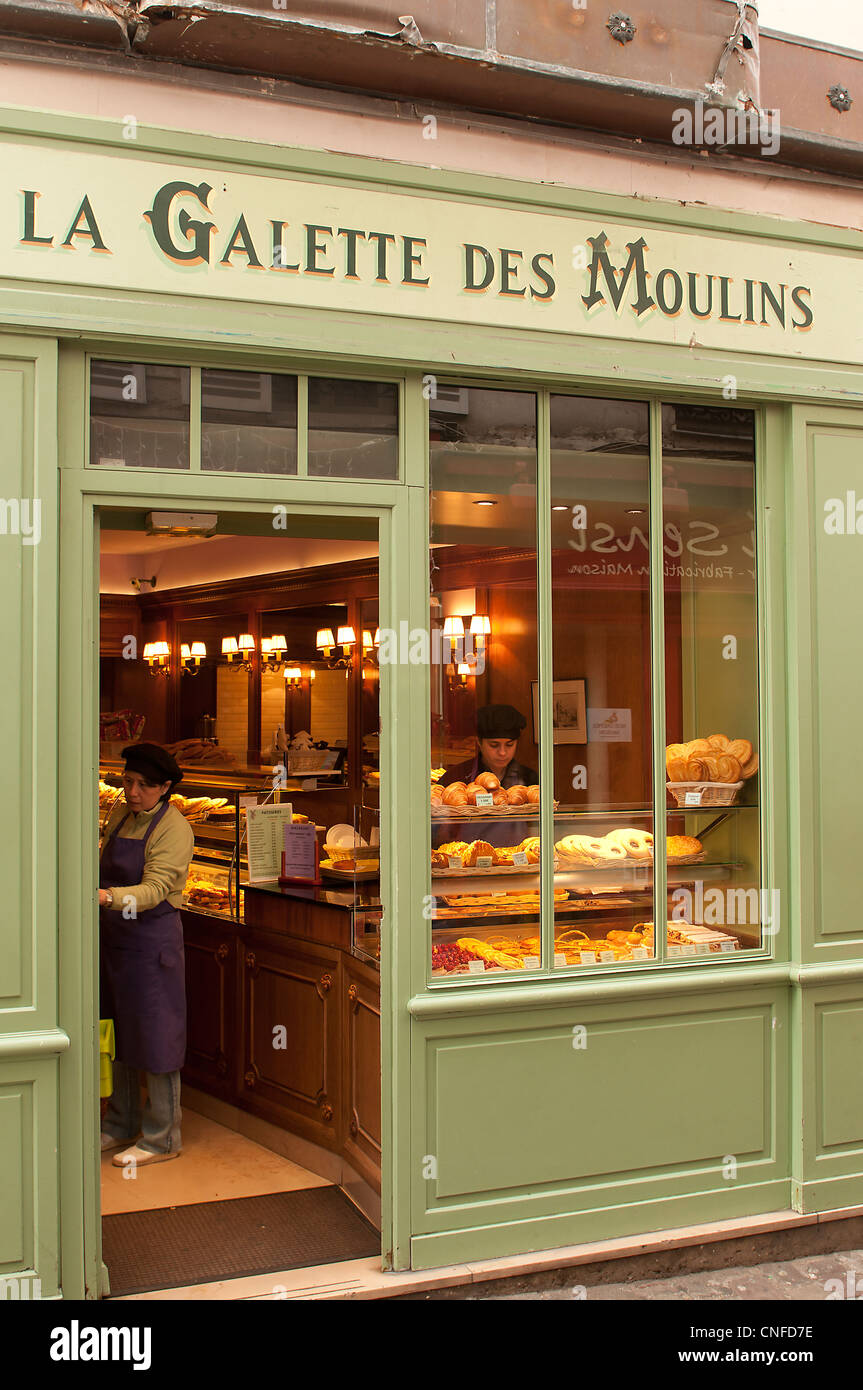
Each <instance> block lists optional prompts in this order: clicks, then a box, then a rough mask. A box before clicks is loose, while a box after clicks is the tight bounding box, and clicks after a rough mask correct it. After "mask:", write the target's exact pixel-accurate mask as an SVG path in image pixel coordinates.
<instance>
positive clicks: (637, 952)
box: [632, 946, 650, 960]
mask: <svg viewBox="0 0 863 1390" xmlns="http://www.w3.org/2000/svg"><path fill="white" fill-rule="evenodd" d="M632 959H633V960H649V959H650V957H649V955H648V954H647V947H646V946H633V948H632Z"/></svg>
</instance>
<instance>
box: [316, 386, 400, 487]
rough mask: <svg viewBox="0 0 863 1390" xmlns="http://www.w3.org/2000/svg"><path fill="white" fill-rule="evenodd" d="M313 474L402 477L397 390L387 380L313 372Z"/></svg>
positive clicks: (340, 476)
mask: <svg viewBox="0 0 863 1390" xmlns="http://www.w3.org/2000/svg"><path fill="white" fill-rule="evenodd" d="M309 473H310V474H311V475H312V476H313V477H319V478H328V477H332V478H397V477H398V476H399V394H398V387H397V386H396V385H395V384H394V383H391V382H386V381H339V380H336V379H330V378H327V377H314V376H313V377H309Z"/></svg>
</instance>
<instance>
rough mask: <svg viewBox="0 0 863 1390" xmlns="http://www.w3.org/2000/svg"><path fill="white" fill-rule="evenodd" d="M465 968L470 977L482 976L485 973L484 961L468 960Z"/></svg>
mask: <svg viewBox="0 0 863 1390" xmlns="http://www.w3.org/2000/svg"><path fill="white" fill-rule="evenodd" d="M467 968H468V974H470V975H483V974H484V973H485V961H484V960H469V961H468V963H467Z"/></svg>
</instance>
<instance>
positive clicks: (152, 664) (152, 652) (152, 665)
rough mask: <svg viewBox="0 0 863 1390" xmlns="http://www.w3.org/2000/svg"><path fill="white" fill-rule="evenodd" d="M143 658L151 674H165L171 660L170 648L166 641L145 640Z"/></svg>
mask: <svg viewBox="0 0 863 1390" xmlns="http://www.w3.org/2000/svg"><path fill="white" fill-rule="evenodd" d="M144 660H145V661H146V663H147V666H148V668H149V671H150V675H151V676H167V674H168V667H169V663H170V660H171V648H170V647H169V646H168V643H167V642H145V643H144Z"/></svg>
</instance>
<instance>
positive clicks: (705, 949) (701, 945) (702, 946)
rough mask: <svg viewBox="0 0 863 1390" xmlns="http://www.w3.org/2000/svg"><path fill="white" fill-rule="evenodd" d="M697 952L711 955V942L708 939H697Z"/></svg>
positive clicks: (701, 954)
mask: <svg viewBox="0 0 863 1390" xmlns="http://www.w3.org/2000/svg"><path fill="white" fill-rule="evenodd" d="M695 954H696V955H697V956H709V955H710V943H709V942H707V941H696V943H695Z"/></svg>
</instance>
